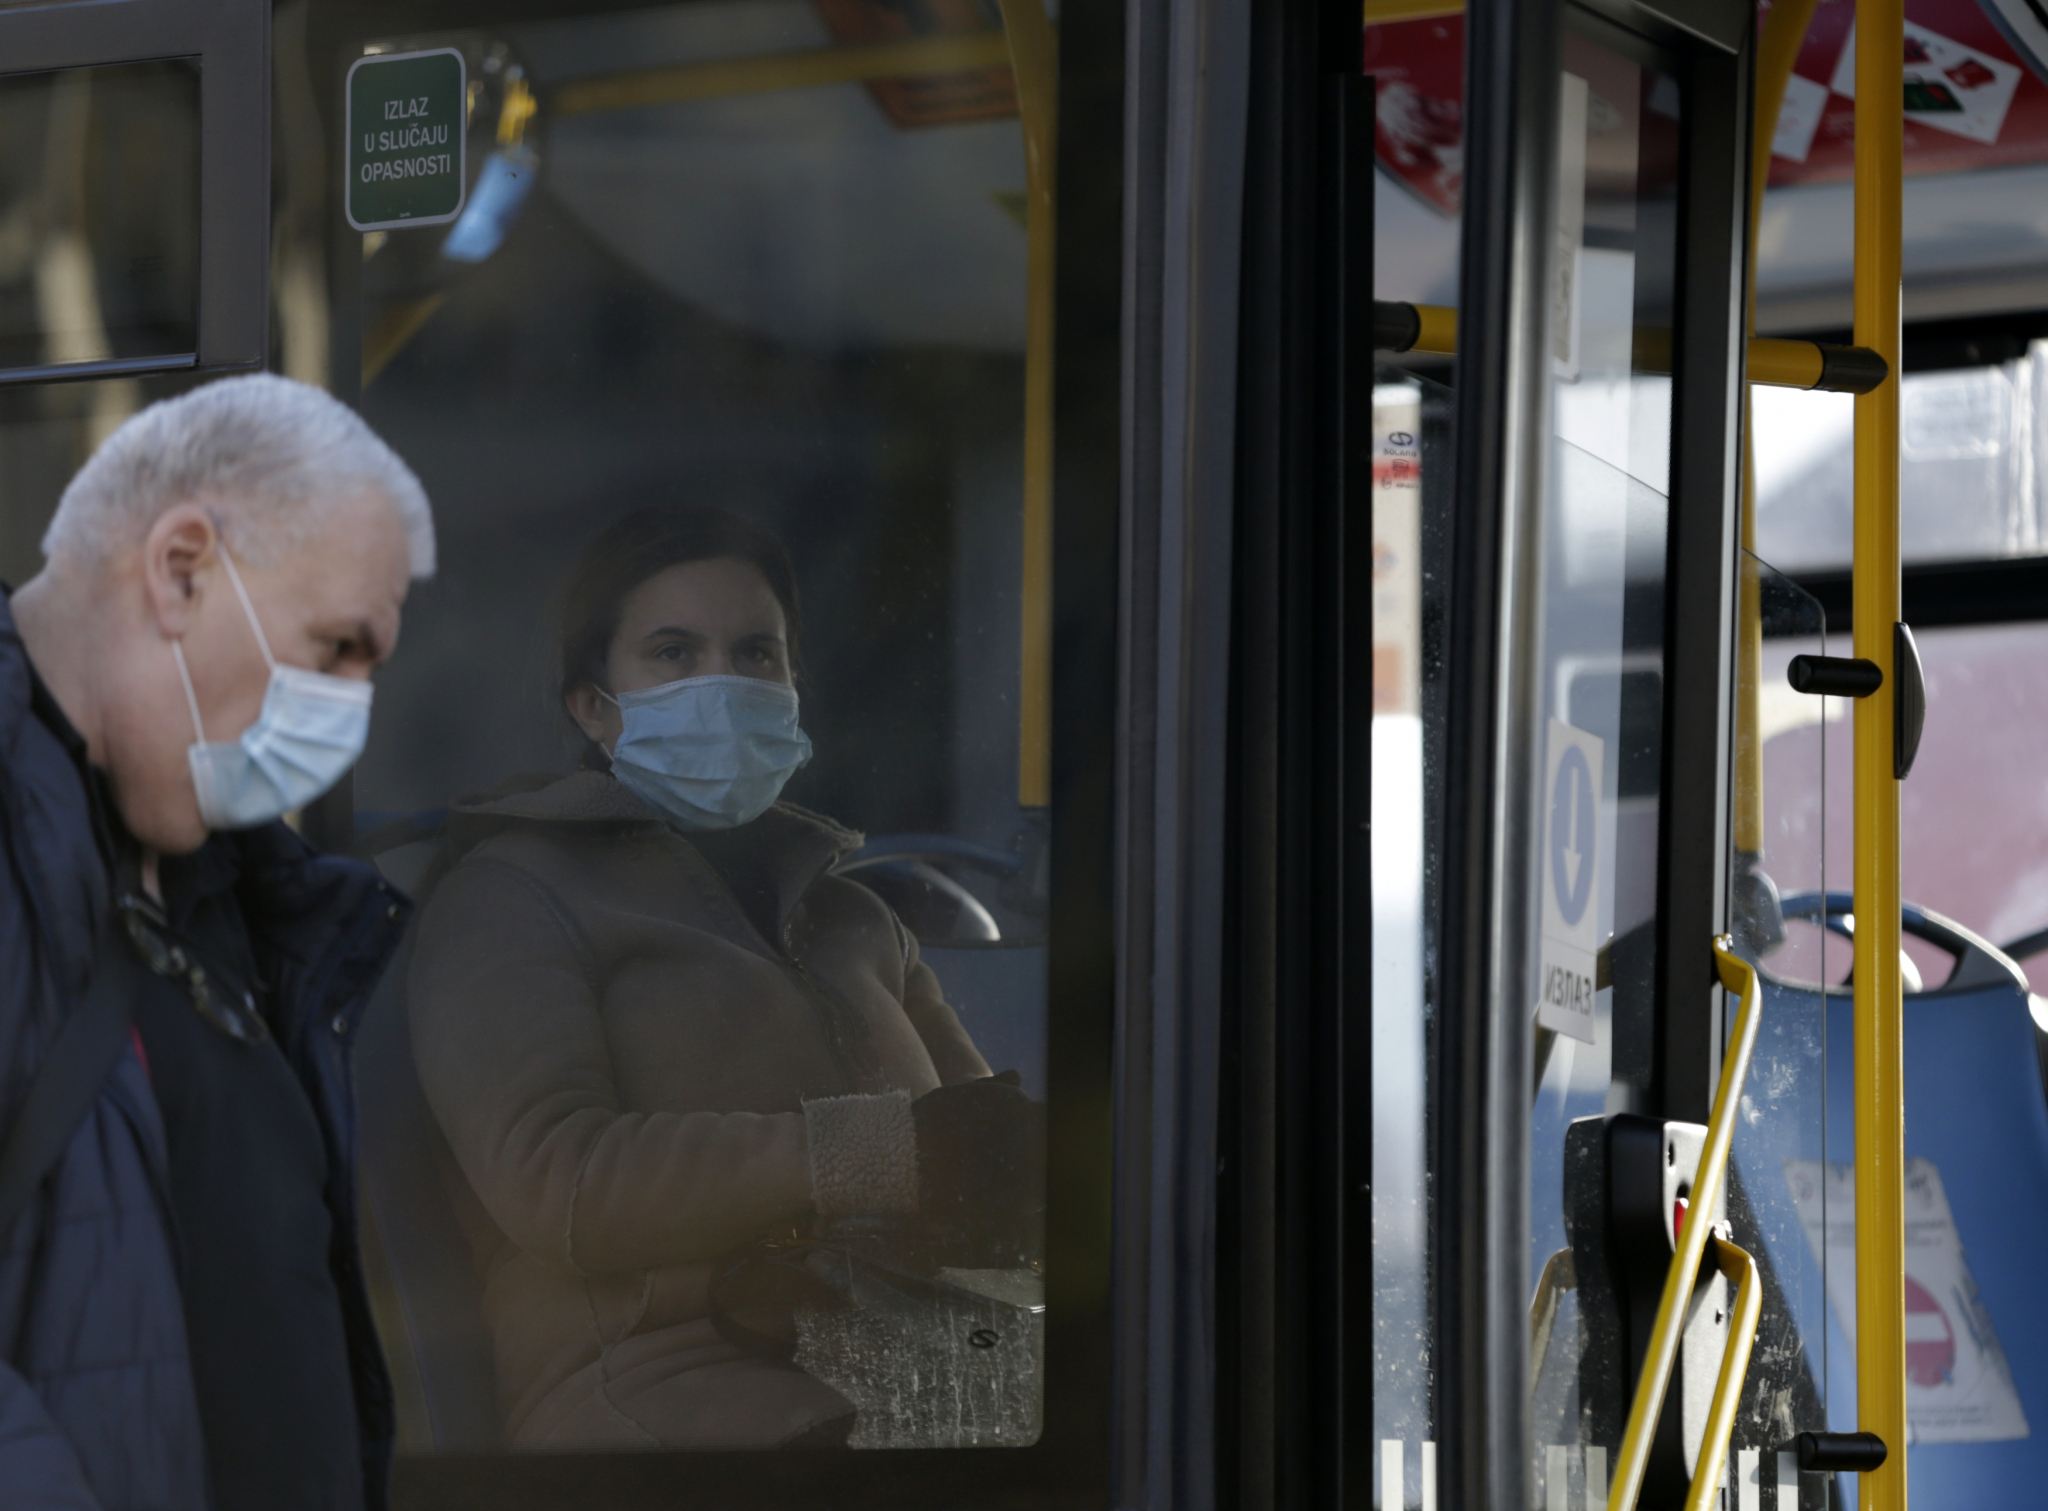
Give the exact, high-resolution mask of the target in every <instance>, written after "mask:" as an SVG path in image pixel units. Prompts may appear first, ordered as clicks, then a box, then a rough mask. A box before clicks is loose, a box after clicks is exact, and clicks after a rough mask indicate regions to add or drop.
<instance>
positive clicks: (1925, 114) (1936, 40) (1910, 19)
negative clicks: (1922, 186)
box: [1365, 0, 2048, 214]
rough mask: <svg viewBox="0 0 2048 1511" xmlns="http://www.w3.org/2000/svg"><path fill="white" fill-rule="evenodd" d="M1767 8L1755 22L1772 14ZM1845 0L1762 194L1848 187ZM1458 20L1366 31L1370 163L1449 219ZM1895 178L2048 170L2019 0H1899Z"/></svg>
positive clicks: (1806, 79)
mask: <svg viewBox="0 0 2048 1511" xmlns="http://www.w3.org/2000/svg"><path fill="white" fill-rule="evenodd" d="M1769 11H1770V6H1769V3H1768V0H1765V3H1764V4H1762V5H1761V6H1760V7H1759V10H1758V14H1759V16H1760V17H1761V16H1764V15H1767V14H1769ZM1855 31H1856V6H1855V0H1821V3H1820V6H1819V8H1818V9H1817V10H1816V11H1815V13H1814V18H1813V23H1812V25H1811V26H1810V27H1808V29H1807V33H1806V43H1805V45H1804V46H1803V47H1802V48H1801V49H1800V52H1799V58H1798V61H1797V62H1796V63H1795V64H1794V67H1793V78H1792V80H1791V83H1790V84H1789V85H1788V86H1787V88H1786V91H1785V104H1784V108H1783V109H1782V110H1781V111H1780V113H1779V116H1778V125H1777V131H1776V134H1775V135H1774V136H1773V138H1772V144H1771V145H1772V154H1771V184H1772V186H1773V187H1778V186H1780V185H1785V184H1803V183H1820V182H1825V181H1829V180H1836V179H1846V178H1848V177H1849V176H1850V174H1851V172H1852V171H1853V168H1854V163H1855V136H1856V125H1855V122H1856V99H1855V95H1856V77H1855V76H1856V64H1855V48H1854V40H1855ZM1464 63H1465V56H1464V22H1463V20H1462V19H1461V18H1458V17H1449V18H1445V19H1441V20H1421V21H1396V22H1389V23H1386V24H1384V25H1378V26H1368V27H1367V28H1366V30H1365V66H1366V70H1367V71H1368V72H1369V73H1371V74H1373V75H1374V77H1375V78H1376V79H1378V81H1379V121H1378V126H1379V131H1378V149H1379V161H1380V166H1381V167H1382V168H1384V169H1385V170H1386V171H1387V172H1388V173H1391V174H1392V175H1393V176H1394V177H1395V178H1397V179H1399V180H1400V181H1401V182H1402V183H1403V184H1405V185H1406V186H1407V187H1408V188H1409V189H1410V190H1412V191H1413V192H1414V193H1415V194H1416V195H1417V197H1418V198H1420V199H1422V200H1423V201H1424V202H1426V203H1428V204H1431V205H1434V206H1435V207H1436V208H1437V209H1439V210H1441V211H1443V212H1444V213H1446V214H1449V213H1452V212H1454V211H1455V210H1456V208H1457V204H1458V192H1459V186H1460V173H1459V167H1460V162H1461V154H1460V145H1461V140H1462V138H1461V130H1460V125H1461V121H1462V114H1463V96H1464ZM1905 65H1906V89H1905V98H1904V99H1902V100H1901V101H1900V102H1899V106H1900V108H1901V109H1902V110H1903V111H1904V112H1905V115H1906V172H1908V173H1909V174H1917V173H1955V172H1961V171H1964V170H1967V169H1973V168H1991V167H2002V166H2005V165H2007V164H2015V163H2033V162H2041V161H2043V160H2048V83H2044V82H2043V78H2044V75H2048V24H2044V22H2043V20H2042V14H2041V12H2039V11H2037V10H2036V9H2035V6H2034V4H2033V3H2030V0H1906V42H1905Z"/></svg>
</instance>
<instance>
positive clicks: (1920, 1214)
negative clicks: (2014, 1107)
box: [1785, 1159, 2028, 1443]
mask: <svg viewBox="0 0 2048 1511" xmlns="http://www.w3.org/2000/svg"><path fill="white" fill-rule="evenodd" d="M1905 1176H1906V1178H1905V1187H1906V1191H1905V1195H1906V1203H1905V1218H1906V1224H1905V1226H1906V1277H1905V1278H1906V1418H1907V1421H1908V1422H1909V1423H1910V1424H1911V1426H1912V1429H1913V1439H1914V1441H1915V1442H1921V1443H2000V1442H2007V1441H2010V1440H2012V1439H2015V1438H2023V1437H2026V1436H2027V1435H2028V1427H2027V1414H2026V1412H2025V1410H2023V1409H2022V1407H2021V1405H2020V1396H2019V1391H2018V1390H2017V1388H2015V1386H2014V1384H2013V1378H2012V1366H2011V1365H2010V1364H2008V1363H2007V1362H2006V1357H2005V1349H2004V1346H2003V1345H2001V1344H2000V1343H1999V1341H1998V1332H1997V1330H1996V1329H1995V1328H1994V1327H1993V1326H1992V1321H1991V1313H1990V1310H1989V1308H1987V1307H1986V1306H1985V1305H1984V1299H1983V1297H1982V1296H1981V1295H1980V1294H1979V1293H1978V1290H1977V1281H1976V1277H1975V1276H1973V1275H1972V1274H1971V1273H1970V1263H1969V1259H1968V1257H1967V1256H1966V1255H1965V1254H1964V1252H1963V1240H1962V1236H1961V1234H1959V1233H1958V1232H1957V1231H1956V1219H1955V1213H1954V1212H1953V1211H1952V1210H1950V1208H1949V1204H1948V1196H1947V1193H1946V1192H1944V1191H1943V1189H1942V1185H1941V1172H1940V1171H1939V1170H1937V1169H1936V1168H1935V1167H1934V1163H1933V1161H1931V1160H1924V1159H1909V1160H1907V1161H1906V1172H1905ZM1785 1178H1786V1180H1787V1182H1788V1183H1789V1184H1790V1185H1791V1188H1792V1204H1793V1206H1794V1208H1795V1209H1796V1210H1797V1211H1798V1213H1799V1223H1800V1226H1801V1227H1802V1228H1804V1229H1805V1230H1806V1242H1807V1246H1808V1247H1809V1248H1810V1249H1811V1250H1812V1252H1813V1254H1814V1255H1815V1257H1816V1258H1819V1259H1821V1264H1822V1269H1823V1271H1824V1272H1825V1273H1826V1275H1827V1284H1828V1303H1829V1305H1830V1306H1831V1307H1832V1308H1833V1310H1834V1314H1835V1321H1836V1322H1837V1323H1838V1324H1840V1326H1841V1329H1842V1335H1843V1337H1844V1338H1846V1339H1847V1340H1848V1343H1849V1347H1850V1349H1851V1350H1852V1351H1853V1350H1854V1348H1855V1346H1856V1304H1855V1297H1856V1170H1855V1167H1854V1166H1853V1165H1848V1164H1840V1163H1830V1164H1825V1165H1824V1164H1822V1163H1821V1162H1820V1161H1819V1160H1787V1161H1786V1162H1785ZM1823 1256H1824V1257H1823Z"/></svg>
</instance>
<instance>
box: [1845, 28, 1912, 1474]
mask: <svg viewBox="0 0 2048 1511" xmlns="http://www.w3.org/2000/svg"><path fill="white" fill-rule="evenodd" d="M1905 20H1906V17H1905V5H1904V0H1862V3H1859V4H1858V6H1857V8H1856V104H1857V109H1856V214H1855V228H1856V342H1857V344H1858V345H1859V346H1865V347H1869V348H1870V349H1871V350H1873V351H1876V352H1879V353H1881V354H1882V355H1883V356H1884V358H1885V360H1886V362H1887V363H1889V364H1890V368H1891V371H1892V373H1893V374H1896V373H1897V372H1898V368H1899V364H1898V355H1899V236H1900V230H1901V226H1902V217H1901V203H1900V201H1901V173H1902V169H1903V158H1904V154H1905V140H1904V138H1905V115H1904V112H1903V111H1902V110H1901V109H1900V107H1899V101H1900V100H1902V99H1903V98H1904V97H1905V87H1906V86H1905V67H1904V59H1905V47H1904V42H1905ZM1855 456H1856V511H1855V550H1854V555H1853V570H1852V576H1851V581H1852V583H1853V584H1854V587H1855V592H1854V595H1853V611H1852V619H1851V623H1852V628H1853V639H1854V651H1855V654H1856V655H1857V656H1859V657H1862V658H1864V659H1866V660H1870V661H1874V662H1876V663H1877V665H1878V666H1879V667H1880V668H1881V669H1882V670H1883V672H1884V682H1883V684H1882V685H1881V686H1880V687H1879V688H1878V690H1877V691H1876V692H1875V693H1873V694H1872V695H1871V696H1869V697H1867V698H1858V699H1857V700H1856V715H1855V718H1856V724H1855V731H1856V754H1855V773H1856V775H1855V800H1854V801H1855V807H1854V813H1855V829H1856V866H1855V888H1856V922H1857V925H1858V927H1857V930H1856V977H1855V1006H1854V1016H1853V1021H1854V1024H1855V1036H1856V1049H1855V1067H1856V1075H1855V1090H1854V1093H1853V1097H1854V1102H1855V1111H1856V1117H1855V1128H1856V1409H1857V1414H1858V1416H1859V1417H1860V1418H1861V1423H1860V1425H1861V1426H1862V1428H1863V1430H1864V1431H1866V1432H1874V1433H1876V1434H1877V1435H1878V1437H1880V1438H1881V1439H1883V1440H1884V1442H1885V1444H1886V1446H1887V1447H1889V1448H1890V1449H1891V1453H1890V1454H1889V1456H1887V1458H1886V1459H1885V1462H1884V1466H1883V1467H1882V1468H1879V1469H1875V1470H1872V1471H1871V1472H1870V1473H1868V1474H1866V1475H1864V1476H1863V1477H1862V1486H1861V1488H1862V1492H1863V1500H1862V1505H1863V1507H1864V1511H1906V1454H1905V1451H1904V1450H1905V1446H1906V1268H1905V1247H1906V1234H1905V1157H1906V1149H1905V1105H1906V1095H1905V1091H1906V1088H1905V1079H1904V1063H1903V1062H1904V1056H1905V1050H1904V1040H1903V1037H1902V1035H1903V1030H1902V1027H1901V1024H1902V1018H1903V1013H1904V1008H1905V1000H1904V997H1903V990H1904V987H1903V983H1902V982H1901V980H1900V972H1899V908H1900V896H1899V891H1900V888H1899V783H1898V776H1897V772H1896V768H1895V766H1894V764H1893V762H1894V756H1893V745H1892V741H1893V723H1892V720H1893V703H1892V692H1893V689H1894V688H1895V687H1896V686H1897V681H1898V679H1897V678H1896V677H1895V676H1894V675H1893V665H1892V645H1893V637H1894V633H1895V626H1896V625H1897V624H1898V621H1899V616H1900V612H1901V608H1900V584H1899V385H1898V380H1897V378H1896V376H1894V377H1892V378H1890V379H1888V380H1887V381H1886V382H1884V383H1881V384H1879V385H1878V386H1877V387H1876V388H1874V389H1872V390H1871V391H1870V392H1869V393H1866V394H1864V395H1862V396H1861V397H1859V398H1858V399H1857V400H1856V440H1855Z"/></svg>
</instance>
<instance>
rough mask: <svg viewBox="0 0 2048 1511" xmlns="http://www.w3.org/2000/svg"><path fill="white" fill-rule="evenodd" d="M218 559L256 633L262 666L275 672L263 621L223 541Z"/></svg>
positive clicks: (275, 660) (274, 663)
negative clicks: (250, 599) (261, 653)
mask: <svg viewBox="0 0 2048 1511" xmlns="http://www.w3.org/2000/svg"><path fill="white" fill-rule="evenodd" d="M220 559H221V562H222V564H223V565H224V566H226V567H227V569H228V581H229V582H232V583H233V584H234V585H235V596H236V597H238V598H240V599H241V600H242V612H243V613H244V614H247V615H248V616H249V628H250V629H252V630H254V631H255V632H256V646H257V649H259V650H261V651H262V652H263V664H264V665H265V666H267V667H269V668H270V669H271V670H272V671H276V670H277V657H275V656H273V655H271V654H270V640H269V638H268V637H267V636H266V635H265V634H264V633H263V621H262V620H260V619H258V618H257V617H256V605H255V604H253V603H251V602H250V601H249V590H248V589H247V588H245V587H243V586H242V574H241V573H240V572H238V571H236V570H235V559H234V557H232V556H230V555H228V548H227V542H225V541H223V542H221V548H220Z"/></svg>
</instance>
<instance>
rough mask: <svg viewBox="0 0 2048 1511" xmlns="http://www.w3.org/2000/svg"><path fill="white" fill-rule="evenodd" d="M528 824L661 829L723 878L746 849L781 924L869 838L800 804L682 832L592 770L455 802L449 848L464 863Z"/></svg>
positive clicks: (779, 805)
mask: <svg viewBox="0 0 2048 1511" xmlns="http://www.w3.org/2000/svg"><path fill="white" fill-rule="evenodd" d="M529 824H541V825H562V826H577V827H581V828H584V829H586V830H587V829H591V828H601V827H612V828H646V829H656V830H660V831H663V832H665V833H668V834H672V835H674V836H676V837H677V838H679V839H681V840H682V841H683V842H685V843H686V844H689V845H690V846H691V848H693V849H695V850H696V851H697V852H698V854H699V855H701V856H703V858H704V859H705V861H706V862H708V863H709V864H711V865H712V866H713V868H714V869H716V870H718V871H719V872H720V873H722V874H723V873H726V872H727V870H728V867H729V866H731V865H732V864H733V862H734V860H735V858H736V853H737V852H738V851H740V850H741V849H742V848H743V849H744V850H745V852H746V858H747V864H748V865H749V866H750V868H753V869H755V870H756V873H757V874H762V875H765V876H766V878H767V879H768V881H769V883H770V885H771V886H772V887H773V889H774V893H775V900H776V905H777V910H776V918H777V922H778V924H780V923H781V922H784V921H786V920H787V919H788V917H789V915H790V912H791V910H792V909H793V908H795V906H796V904H797V900H798V899H799V898H801V897H802V896H803V894H804V893H805V892H806V891H808V890H809V889H810V887H811V886H812V885H813V884H814V883H815V882H816V881H817V880H818V878H819V877H821V876H823V875H824V874H825V873H826V872H827V871H829V870H830V869H831V868H832V867H833V866H834V865H836V864H837V863H838V862H839V860H840V859H841V858H842V857H843V856H846V855H849V854H851V853H852V852H853V851H855V850H858V849H859V848H860V847H861V845H862V843H863V842H864V839H865V836H863V835H862V834H860V833H859V831H857V830H853V829H849V828H847V827H846V826H845V825H843V824H840V823H836V822H834V821H833V820H832V819H829V818H827V817H825V816H824V815H823V814H821V813H813V812H812V811H811V810H810V809H808V808H802V807H799V806H798V805H796V804H795V803H777V804H775V805H774V806H773V807H772V808H770V809H769V810H768V811H767V812H766V813H764V814H762V815H761V816H760V817H759V818H757V819H755V820H754V821H753V822H752V823H751V824H746V825H743V826H741V827H740V828H738V829H724V830H716V831H709V832H705V831H692V830H685V829H678V828H677V827H676V826H675V825H673V824H671V823H670V822H669V821H668V820H667V819H666V818H664V817H663V816H662V815H661V814H660V813H659V812H657V811H656V810H655V809H654V808H652V807H650V806H648V805H647V804H646V803H644V802H642V801H641V800H640V799H639V798H637V797H635V796H634V795H633V794H632V792H630V791H629V790H627V788H626V787H624V786H623V785H621V784H620V783H619V782H618V781H617V780H616V779H614V778H613V776H612V775H611V773H610V772H605V771H588V770H586V771H577V772H572V773H571V774H570V775H568V776H565V777H561V778H558V779H556V780H554V781H551V782H545V783H539V784H537V783H535V782H534V780H533V779H531V778H525V779H515V780H514V781H512V782H508V783H506V784H505V785H504V786H502V787H500V788H499V789H498V790H497V791H495V792H492V793H488V794H485V795H483V796H481V797H475V798H470V799H466V800H464V801H462V802H458V803H456V804H455V805H453V806H452V807H451V808H450V809H449V813H448V843H449V850H450V852H451V855H452V856H453V857H457V858H459V857H460V856H461V855H463V854H464V853H466V852H468V851H469V850H471V849H473V848H475V847H476V846H477V845H479V844H481V843H483V841H484V840H486V839H488V838H490V836H492V835H493V834H496V833H499V832H500V831H502V830H504V829H508V828H512V827H515V826H523V825H529Z"/></svg>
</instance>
